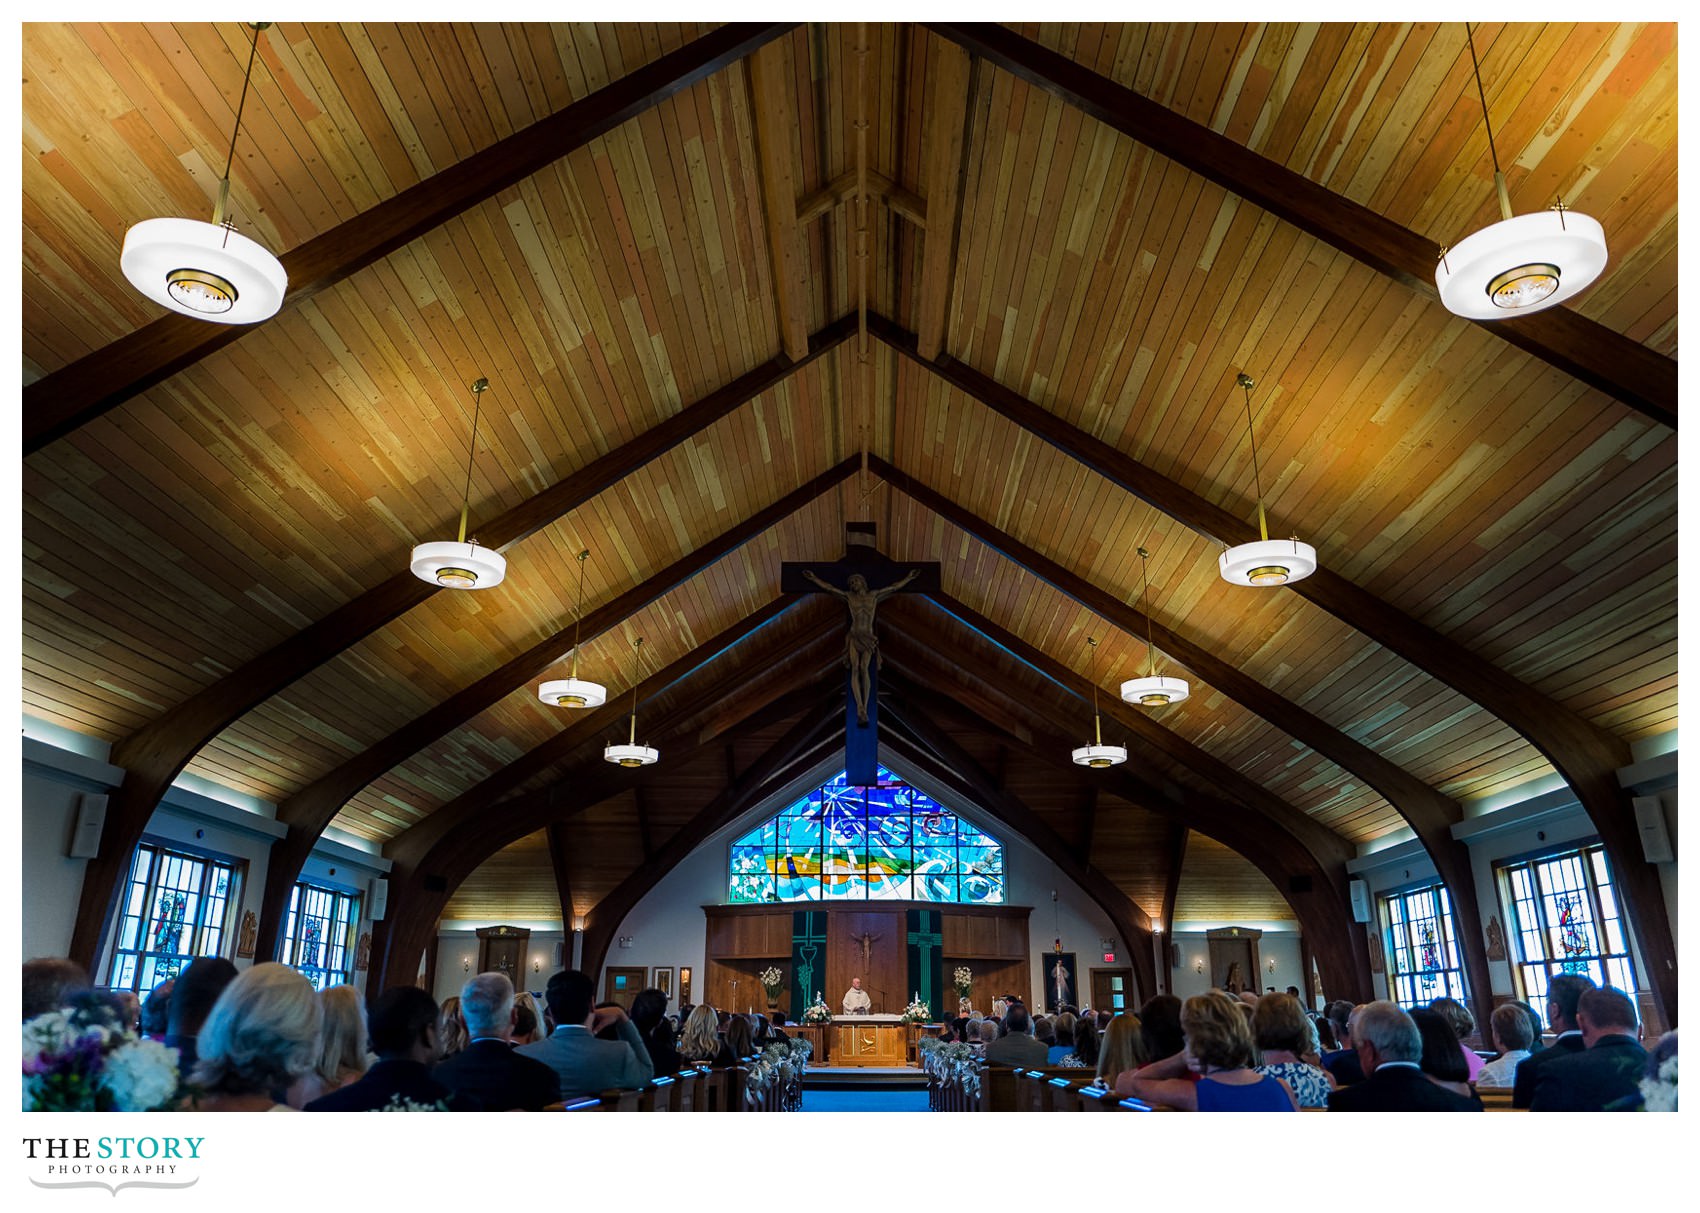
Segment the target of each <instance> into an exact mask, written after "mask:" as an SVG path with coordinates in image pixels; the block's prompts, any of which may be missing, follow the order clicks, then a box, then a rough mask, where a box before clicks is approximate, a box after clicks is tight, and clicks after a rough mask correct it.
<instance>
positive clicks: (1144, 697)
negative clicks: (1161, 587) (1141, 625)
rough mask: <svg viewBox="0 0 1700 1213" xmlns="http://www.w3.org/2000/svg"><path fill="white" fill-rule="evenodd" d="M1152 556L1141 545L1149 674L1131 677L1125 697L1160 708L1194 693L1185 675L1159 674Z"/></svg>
mask: <svg viewBox="0 0 1700 1213" xmlns="http://www.w3.org/2000/svg"><path fill="white" fill-rule="evenodd" d="M1150 559H1151V553H1150V552H1148V551H1146V550H1145V549H1144V548H1140V549H1139V578H1140V595H1139V597H1140V605H1141V606H1142V607H1143V608H1144V610H1145V654H1146V674H1145V677H1143V678H1129V679H1128V680H1127V681H1126V682H1124V683H1122V698H1123V699H1124V700H1126V701H1127V702H1128V703H1132V704H1138V705H1139V706H1140V707H1142V708H1161V707H1166V706H1167V705H1169V704H1171V703H1179V702H1180V701H1181V700H1183V699H1185V698H1186V697H1187V696H1188V695H1190V694H1191V693H1192V688H1191V687H1190V686H1188V685H1187V682H1186V679H1184V678H1170V677H1168V676H1167V675H1160V674H1158V673H1157V646H1156V644H1155V643H1153V642H1152V639H1151V636H1152V628H1151V575H1150V572H1149V571H1148V569H1149V565H1148V562H1149V561H1150Z"/></svg>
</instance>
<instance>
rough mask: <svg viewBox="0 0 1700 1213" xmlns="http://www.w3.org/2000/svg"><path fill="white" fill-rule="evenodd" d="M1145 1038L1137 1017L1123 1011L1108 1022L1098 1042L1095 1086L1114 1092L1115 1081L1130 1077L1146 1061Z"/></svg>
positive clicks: (1147, 1059)
mask: <svg viewBox="0 0 1700 1213" xmlns="http://www.w3.org/2000/svg"><path fill="white" fill-rule="evenodd" d="M1149 1060H1150V1058H1148V1057H1147V1056H1146V1055H1145V1034H1144V1033H1143V1032H1141V1031H1140V1023H1139V1016H1137V1015H1135V1014H1134V1013H1133V1012H1131V1011H1124V1012H1122V1013H1121V1014H1120V1015H1117V1016H1116V1017H1115V1018H1114V1019H1112V1020H1110V1024H1109V1026H1108V1027H1106V1028H1105V1029H1104V1035H1103V1038H1102V1039H1101V1040H1099V1042H1098V1082H1099V1085H1101V1086H1106V1087H1110V1088H1112V1089H1113V1088H1114V1087H1115V1085H1116V1079H1118V1078H1120V1077H1121V1076H1122V1075H1123V1074H1131V1073H1132V1072H1133V1071H1135V1070H1137V1069H1139V1068H1140V1067H1141V1066H1143V1065H1144V1064H1145V1063H1146V1062H1147V1061H1149Z"/></svg>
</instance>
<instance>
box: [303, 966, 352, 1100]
mask: <svg viewBox="0 0 1700 1213" xmlns="http://www.w3.org/2000/svg"><path fill="white" fill-rule="evenodd" d="M319 1007H320V1009H321V1010H323V1011H324V1026H323V1027H322V1028H320V1029H319V1047H318V1049H317V1050H316V1052H315V1055H314V1061H313V1068H312V1069H311V1070H309V1071H308V1072H307V1073H306V1074H303V1075H302V1076H301V1078H300V1080H299V1081H297V1082H296V1083H295V1085H294V1086H292V1087H291V1088H290V1089H289V1106H290V1107H292V1108H304V1107H306V1106H307V1105H308V1104H310V1103H312V1102H313V1101H314V1100H315V1099H317V1098H319V1096H321V1095H329V1094H330V1093H331V1092H332V1091H339V1090H341V1089H342V1088H343V1087H346V1086H347V1085H348V1084H349V1083H351V1082H353V1081H355V1080H356V1079H358V1078H359V1077H360V1076H361V1075H362V1074H364V1073H365V1072H366V1002H365V1000H364V999H362V998H361V997H360V991H359V990H356V989H355V988H354V987H353V986H332V987H331V988H330V989H328V990H321V991H319Z"/></svg>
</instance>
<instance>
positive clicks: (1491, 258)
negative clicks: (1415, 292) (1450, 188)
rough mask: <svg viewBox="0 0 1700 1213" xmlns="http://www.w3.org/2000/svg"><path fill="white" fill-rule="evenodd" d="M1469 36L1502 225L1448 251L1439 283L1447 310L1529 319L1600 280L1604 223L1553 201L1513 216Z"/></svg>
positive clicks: (1489, 317)
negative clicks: (1545, 208)
mask: <svg viewBox="0 0 1700 1213" xmlns="http://www.w3.org/2000/svg"><path fill="white" fill-rule="evenodd" d="M1464 38H1465V40H1466V41H1467V42H1468V43H1469V47H1470V67H1471V69H1472V70H1473V71H1474V72H1475V77H1476V93H1477V95H1478V96H1480V97H1481V99H1482V123H1483V125H1485V126H1486V127H1487V137H1488V151H1489V153H1490V154H1491V155H1492V156H1493V184H1494V190H1495V192H1497V193H1498V195H1499V213H1500V221H1499V222H1498V223H1495V224H1493V225H1492V226H1490V227H1484V228H1483V229H1482V230H1481V231H1479V232H1477V233H1476V234H1475V235H1473V236H1469V237H1466V238H1465V239H1464V240H1462V241H1461V242H1459V243H1458V244H1456V245H1454V246H1452V247H1451V248H1443V249H1441V250H1440V263H1439V265H1437V266H1436V267H1435V271H1434V284H1435V285H1436V286H1437V287H1439V288H1440V301H1441V302H1442V303H1444V304H1445V305H1446V309H1447V311H1449V312H1452V313H1454V314H1455V315H1459V316H1463V317H1464V318H1465V319H1468V320H1503V319H1504V318H1506V317H1507V316H1526V315H1528V314H1529V313H1530V312H1538V311H1540V310H1541V309H1543V308H1549V307H1552V306H1553V305H1554V304H1557V303H1562V302H1563V301H1564V300H1566V299H1568V298H1570V297H1571V296H1572V295H1575V294H1577V293H1578V292H1580V291H1581V290H1582V289H1583V288H1585V287H1586V286H1588V284H1589V283H1591V282H1593V281H1594V279H1595V278H1598V277H1599V276H1600V271H1601V270H1603V269H1605V267H1606V232H1605V229H1604V228H1603V227H1601V226H1600V223H1599V220H1597V219H1593V218H1590V217H1589V216H1587V215H1579V214H1577V213H1576V212H1575V211H1572V210H1569V209H1567V208H1566V207H1565V205H1564V203H1563V201H1562V200H1560V201H1557V202H1554V203H1553V206H1552V209H1551V210H1548V211H1540V212H1536V213H1535V214H1531V215H1518V216H1517V217H1516V218H1513V217H1512V215H1511V195H1510V193H1509V192H1508V191H1507V190H1506V188H1505V174H1504V173H1503V172H1501V171H1500V168H1499V150H1498V149H1497V148H1496V147H1495V146H1494V142H1493V123H1492V122H1491V121H1490V120H1489V118H1488V104H1487V92H1486V90H1485V89H1483V88H1482V68H1481V64H1480V63H1478V62H1477V61H1476V40H1475V37H1474V35H1473V34H1472V33H1471V30H1470V27H1469V26H1468V25H1466V26H1465V27H1464Z"/></svg>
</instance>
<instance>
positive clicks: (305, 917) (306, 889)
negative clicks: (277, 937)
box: [283, 881, 360, 990]
mask: <svg viewBox="0 0 1700 1213" xmlns="http://www.w3.org/2000/svg"><path fill="white" fill-rule="evenodd" d="M359 923H360V898H359V897H357V896H355V895H354V894H352V893H342V892H339V891H337V890H336V889H328V888H325V887H324V886H322V885H316V884H308V883H307V882H306V881H297V882H296V885H295V888H294V889H293V890H292V891H291V892H290V895H289V913H288V915H287V916H285V918H284V921H283V963H284V964H286V965H289V966H290V967H291V968H293V969H296V970H298V971H299V972H300V973H301V975H302V976H304V977H305V978H306V979H307V980H308V981H310V982H312V983H313V987H314V988H315V989H319V990H323V989H327V988H328V987H330V986H336V985H344V984H346V983H347V982H348V979H349V969H350V967H351V965H350V960H351V956H352V953H353V950H354V928H355V927H356V926H358V925H359Z"/></svg>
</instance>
